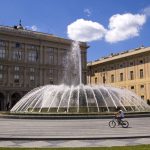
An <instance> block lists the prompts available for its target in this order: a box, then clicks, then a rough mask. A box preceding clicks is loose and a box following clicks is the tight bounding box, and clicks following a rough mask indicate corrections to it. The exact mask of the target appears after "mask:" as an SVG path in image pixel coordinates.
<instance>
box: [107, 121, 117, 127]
mask: <svg viewBox="0 0 150 150" xmlns="http://www.w3.org/2000/svg"><path fill="white" fill-rule="evenodd" d="M115 126H116V122H115V121H113V120H112V121H110V122H109V127H111V128H114V127H115Z"/></svg>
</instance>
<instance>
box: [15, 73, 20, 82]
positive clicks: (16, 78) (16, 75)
mask: <svg viewBox="0 0 150 150" xmlns="http://www.w3.org/2000/svg"><path fill="white" fill-rule="evenodd" d="M14 82H15V83H19V75H18V74H15V75H14Z"/></svg>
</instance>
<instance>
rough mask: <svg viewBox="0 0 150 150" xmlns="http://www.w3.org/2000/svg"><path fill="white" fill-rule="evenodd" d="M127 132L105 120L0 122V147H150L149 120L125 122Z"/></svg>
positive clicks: (10, 120) (13, 120) (24, 120)
mask: <svg viewBox="0 0 150 150" xmlns="http://www.w3.org/2000/svg"><path fill="white" fill-rule="evenodd" d="M127 120H128V121H129V123H130V126H129V128H121V127H120V126H117V127H116V128H109V126H108V122H109V119H74V120H65V119H63V120H44V119H41V120H37V119H2V118H0V147H103V146H107V147H109V146H124V145H139V144H150V130H149V128H150V118H149V117H147V118H128V119H127Z"/></svg>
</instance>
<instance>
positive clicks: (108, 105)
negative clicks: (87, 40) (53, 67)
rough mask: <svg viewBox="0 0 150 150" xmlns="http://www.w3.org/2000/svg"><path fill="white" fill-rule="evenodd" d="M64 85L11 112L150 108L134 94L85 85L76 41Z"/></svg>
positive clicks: (39, 92)
mask: <svg viewBox="0 0 150 150" xmlns="http://www.w3.org/2000/svg"><path fill="white" fill-rule="evenodd" d="M66 60H67V61H66V62H67V63H65V68H67V69H66V72H65V75H64V81H65V82H64V83H66V84H67V85H64V84H61V85H57V86H56V85H45V86H42V87H38V88H35V89H33V90H32V91H30V92H29V93H27V94H26V95H25V96H24V97H23V98H22V99H21V100H20V101H19V102H18V103H17V104H16V105H15V106H14V107H13V108H12V109H11V112H39V113H40V112H55V113H58V112H59V113H60V112H66V113H70V112H71V113H85V112H87V113H89V112H111V111H114V110H115V109H116V108H117V107H118V106H119V107H122V108H123V109H124V111H145V110H149V109H150V108H149V106H148V105H147V104H146V102H145V101H143V100H142V99H141V98H140V97H138V96H137V95H136V94H135V93H133V92H131V91H128V90H126V89H119V88H115V87H110V86H103V85H99V86H91V85H83V84H82V65H81V50H80V46H79V42H73V43H72V48H71V51H70V52H69V53H68V55H67V56H66Z"/></svg>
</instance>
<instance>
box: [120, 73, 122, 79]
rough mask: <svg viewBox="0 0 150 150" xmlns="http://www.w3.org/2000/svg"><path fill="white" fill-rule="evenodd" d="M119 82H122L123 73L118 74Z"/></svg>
mask: <svg viewBox="0 0 150 150" xmlns="http://www.w3.org/2000/svg"><path fill="white" fill-rule="evenodd" d="M120 81H123V73H120Z"/></svg>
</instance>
